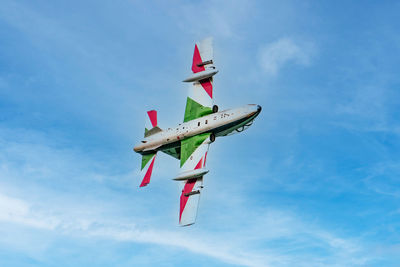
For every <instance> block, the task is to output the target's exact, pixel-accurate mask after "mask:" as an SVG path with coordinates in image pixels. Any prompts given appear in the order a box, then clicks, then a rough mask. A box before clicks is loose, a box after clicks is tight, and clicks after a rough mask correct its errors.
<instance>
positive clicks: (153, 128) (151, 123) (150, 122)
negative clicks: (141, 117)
mask: <svg viewBox="0 0 400 267" xmlns="http://www.w3.org/2000/svg"><path fill="white" fill-rule="evenodd" d="M161 131H162V130H161V129H160V127H158V126H157V111H156V110H150V111H147V116H146V123H145V128H144V137H147V136H149V135H152V134H155V133H158V132H161Z"/></svg>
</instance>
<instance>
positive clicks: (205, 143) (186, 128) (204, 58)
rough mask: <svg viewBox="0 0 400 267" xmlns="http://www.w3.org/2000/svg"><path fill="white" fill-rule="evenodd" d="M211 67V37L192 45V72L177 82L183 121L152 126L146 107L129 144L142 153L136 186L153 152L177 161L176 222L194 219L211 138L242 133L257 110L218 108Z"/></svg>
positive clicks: (152, 114)
mask: <svg viewBox="0 0 400 267" xmlns="http://www.w3.org/2000/svg"><path fill="white" fill-rule="evenodd" d="M217 72H218V70H217V69H216V67H215V66H214V58H213V47H212V39H211V38H207V39H204V40H203V41H201V42H198V43H196V44H195V47H194V53H193V61H192V74H191V75H190V76H189V77H188V78H187V79H185V80H183V82H187V83H190V86H189V95H188V97H187V100H186V108H185V115H184V119H183V123H180V124H179V125H177V126H175V127H171V128H167V129H164V130H162V129H161V128H160V127H159V126H158V121H157V111H156V110H150V111H148V112H147V116H146V124H145V133H144V138H143V139H142V140H141V141H140V143H139V144H137V145H136V146H135V147H134V151H135V152H137V153H140V154H141V155H142V166H141V169H142V172H143V174H144V178H143V181H142V183H141V184H140V187H143V186H146V185H148V184H149V183H150V177H151V174H152V171H153V166H154V161H155V158H156V155H157V152H159V151H161V152H164V153H166V154H168V155H170V156H172V157H174V158H176V159H178V160H179V161H180V172H179V174H178V175H177V176H176V177H175V178H174V179H173V180H176V181H179V182H181V183H182V188H183V189H182V193H181V196H180V210H179V224H180V225H181V226H188V225H191V224H193V223H194V222H195V220H196V215H197V207H198V203H199V199H200V192H201V190H202V189H203V177H204V175H205V174H207V173H208V170H207V169H206V160H207V152H208V148H209V146H210V144H211V143H212V142H214V141H215V139H216V138H217V137H221V136H227V135H231V134H234V133H239V132H242V131H243V130H245V129H247V128H248V127H250V125H251V124H252V123H253V120H254V119H255V118H256V117H257V116H258V114H259V113H260V112H261V106H259V105H255V104H249V105H245V106H242V107H239V108H233V109H227V110H223V111H218V106H217V105H214V99H213V76H214V75H215V74H217Z"/></svg>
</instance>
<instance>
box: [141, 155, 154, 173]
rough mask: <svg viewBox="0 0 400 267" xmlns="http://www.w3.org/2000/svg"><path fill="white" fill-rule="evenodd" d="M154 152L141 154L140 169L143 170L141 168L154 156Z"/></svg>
mask: <svg viewBox="0 0 400 267" xmlns="http://www.w3.org/2000/svg"><path fill="white" fill-rule="evenodd" d="M155 154H156V153H152V154H147V155H142V168H141V170H143V168H144V167H145V166H146V164H147V162H149V161H150V160H151V159H152V158H153V157H154V155H155Z"/></svg>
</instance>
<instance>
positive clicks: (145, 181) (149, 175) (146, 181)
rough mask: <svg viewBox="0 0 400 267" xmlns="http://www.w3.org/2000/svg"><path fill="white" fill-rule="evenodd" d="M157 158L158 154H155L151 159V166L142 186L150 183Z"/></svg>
mask: <svg viewBox="0 0 400 267" xmlns="http://www.w3.org/2000/svg"><path fill="white" fill-rule="evenodd" d="M155 159H156V156H154V158H153V160H152V161H151V163H150V166H149V168H148V169H147V171H146V174H145V175H144V178H143V181H142V183H141V184H140V187H143V186H146V185H148V184H149V183H150V178H151V173H152V171H153V165H154V160H155Z"/></svg>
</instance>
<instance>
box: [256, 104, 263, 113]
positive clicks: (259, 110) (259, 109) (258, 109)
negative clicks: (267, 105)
mask: <svg viewBox="0 0 400 267" xmlns="http://www.w3.org/2000/svg"><path fill="white" fill-rule="evenodd" d="M261 110H262V108H261V106H260V105H257V113H260V112H261Z"/></svg>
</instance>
